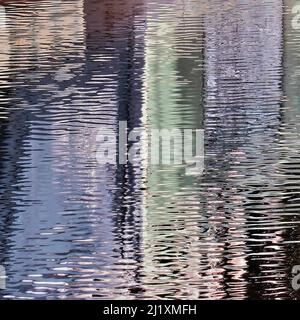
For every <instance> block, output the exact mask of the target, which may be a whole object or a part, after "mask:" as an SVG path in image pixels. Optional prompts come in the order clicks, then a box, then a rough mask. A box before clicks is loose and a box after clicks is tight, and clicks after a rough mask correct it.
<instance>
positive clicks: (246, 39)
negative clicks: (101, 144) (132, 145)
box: [0, 0, 300, 299]
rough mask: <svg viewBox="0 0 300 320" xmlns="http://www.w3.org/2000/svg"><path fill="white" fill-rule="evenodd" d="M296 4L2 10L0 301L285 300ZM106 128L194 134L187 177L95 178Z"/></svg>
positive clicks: (293, 161) (104, 169) (290, 250)
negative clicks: (1, 286)
mask: <svg viewBox="0 0 300 320" xmlns="http://www.w3.org/2000/svg"><path fill="white" fill-rule="evenodd" d="M295 3H296V1H279V0H264V1H258V0H257V1H246V0H232V1H228V0H226V1H224V0H223V1H221V0H209V1H208V0H163V1H162V0H126V1H121V0H120V1H117V0H72V1H71V0H64V1H60V0H51V1H50V0H47V1H46V0H41V1H37V0H36V1H17V0H11V1H3V0H2V1H0V4H1V5H0V265H2V266H4V267H5V269H6V274H7V280H6V289H5V290H0V297H2V298H5V299H7V298H17V299H19V298H26V299H74V298H76V299H107V298H124V299H150V298H154V299H178V298H179V299H184V298H189V299H198V298H201V299H235V298H236V299H257V298H259V299H275V298H282V299H292V298H297V291H296V290H294V289H293V288H292V285H291V280H292V268H293V266H294V265H299V264H300V229H299V223H300V218H299V214H300V211H299V208H300V183H299V182H300V153H299V152H300V142H299V141H300V140H299V134H300V125H299V123H300V104H299V102H300V101H299V100H300V99H299V98H300V68H299V61H300V60H299V58H300V47H299V46H300V45H299V44H300V30H297V28H296V29H295V28H293V17H294V15H293V13H292V8H293V6H294V5H295ZM120 120H123V121H124V120H126V121H127V123H128V127H129V128H134V127H142V128H143V132H144V133H147V132H148V131H149V130H150V129H152V128H153V129H154V128H190V129H195V128H204V132H205V170H204V172H203V174H202V175H198V176H197V175H196V176H188V175H186V174H185V172H184V169H183V168H182V166H180V165H169V166H163V165H156V166H153V165H150V164H149V161H147V157H145V159H144V161H143V162H142V163H141V165H139V166H137V165H136V166H135V165H118V166H115V165H105V164H100V163H99V162H97V157H96V152H97V139H96V136H97V134H98V133H99V131H100V132H101V130H103V128H106V129H107V128H109V129H110V130H112V132H116V133H117V132H118V126H119V121H120ZM145 149H146V145H145ZM144 152H145V153H146V151H145V150H144ZM298 298H299V296H298Z"/></svg>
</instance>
